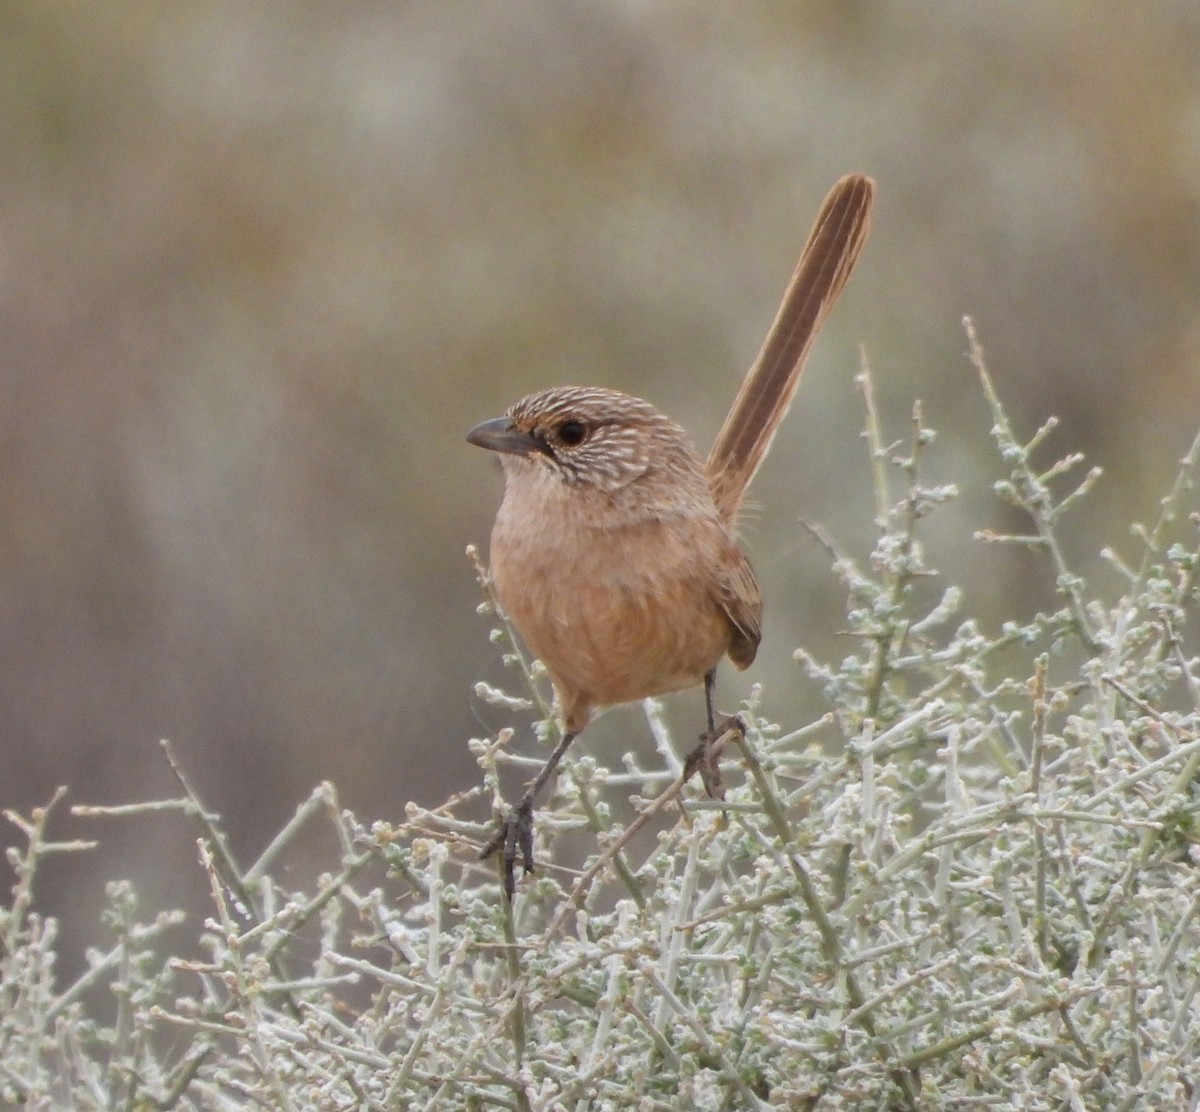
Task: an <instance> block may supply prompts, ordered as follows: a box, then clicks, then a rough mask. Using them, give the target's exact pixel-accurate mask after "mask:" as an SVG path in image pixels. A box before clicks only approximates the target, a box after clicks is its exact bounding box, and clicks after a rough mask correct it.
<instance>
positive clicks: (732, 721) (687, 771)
mask: <svg viewBox="0 0 1200 1112" xmlns="http://www.w3.org/2000/svg"><path fill="white" fill-rule="evenodd" d="M716 686H717V670H716V669H715V668H713V669H712V671H709V672H705V673H704V706H705V709H706V710H707V712H708V729H707V730H706V731H705V732H704V733H703V734H701V735H700V744H699V745H697V746H696V748H695V749H693V750H692V751H691V752H690V753H689V754H688V755H687V760H685V761H684V763H683V776H684V779H685V780H686V779H687V778H689V777H690V776H691V775H692V773H694V772H699V773H700V779H701V780H702V781H703V782H704V790H705V791H706V792H707V793H708V795H709V798H711V799H724V798H725V790H724V789H723V788H722V787H721V766H720V764H719V760H718V759H719V757H720V752H719V751H718V750H716V749H715V748H714V745H715V743H716V741H717V739H718V738H720V737H722V736H724V734H725V733H726V732H727V731H728V730H730V729H736V730H739V731H742V732H744V731H745V725H744V724H743V722H742V720H741V718H739V717H738V716H737V715H734V716H733V717H732V718H724V719H722V720H721V722H720V723H718V722H717V711H716V707H715V706H714V704H713V692H714V690H715V688H716Z"/></svg>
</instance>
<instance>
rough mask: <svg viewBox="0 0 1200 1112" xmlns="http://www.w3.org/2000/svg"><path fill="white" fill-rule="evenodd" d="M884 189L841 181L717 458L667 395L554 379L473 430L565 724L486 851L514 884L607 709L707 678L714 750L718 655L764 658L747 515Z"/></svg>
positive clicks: (497, 580)
mask: <svg viewBox="0 0 1200 1112" xmlns="http://www.w3.org/2000/svg"><path fill="white" fill-rule="evenodd" d="M874 198H875V183H874V182H873V181H872V179H871V178H869V177H867V176H865V175H863V174H849V175H847V176H845V177H843V178H842V179H840V180H839V181H838V182H837V183H836V184H835V185H834V186H833V188H832V189H831V190H830V192H829V194H828V196H827V197H826V199H825V202H824V204H823V205H822V207H821V210H820V212H819V214H818V216H817V219H816V222H815V224H814V225H813V229H812V231H811V233H810V234H809V237H808V241H807V243H806V244H805V247H804V250H803V251H802V253H801V255H800V261H799V262H798V263H797V265H796V269H795V271H794V272H793V274H792V278H791V281H790V282H789V284H788V287H787V290H786V292H785V294H784V297H783V301H782V303H781V305H780V308H779V311H778V313H777V314H776V317H775V320H774V323H773V324H772V326H771V329H770V331H769V332H768V334H767V338H766V340H765V341H764V343H763V346H762V349H761V350H760V352H759V354H758V357H757V358H756V359H755V361H754V363H753V364H752V365H751V368H750V370H749V371H748V373H747V375H746V377H745V379H744V380H743V382H742V386H741V388H740V390H739V391H738V394H737V396H736V398H735V399H734V402H733V405H732V407H731V408H730V410H729V412H728V415H727V416H726V418H725V421H724V423H723V424H722V426H721V428H720V431H719V432H718V433H717V437H716V440H715V441H714V443H713V446H712V448H711V450H710V451H709V453H708V456H707V459H703V458H701V456H700V454H699V453H698V452H697V450H696V448H695V446H694V445H693V443H692V441H691V438H690V437H689V436H688V434H687V433H686V432H685V431H684V429H683V428H682V427H680V426H679V425H678V424H676V422H674V421H673V420H671V419H670V418H669V417H667V416H666V415H664V414H663V413H661V412H660V411H659V410H658V409H657V408H656V407H655V406H653V405H652V404H651V403H650V402H648V401H645V400H643V399H642V398H638V397H635V396H634V395H632V394H626V393H622V392H620V391H617V390H610V389H606V388H603V387H598V386H556V387H551V388H549V389H545V390H540V391H538V392H536V393H532V394H529V395H528V396H526V397H524V398H522V399H521V400H520V401H518V402H516V403H515V404H514V405H513V406H511V407H510V408H509V409H508V411H507V412H506V413H505V415H504V416H502V417H496V418H492V419H490V420H486V421H483V422H482V423H480V424H477V425H475V426H474V427H473V428H472V429H471V430H470V431H469V432H468V433H467V441H468V442H469V443H470V444H473V445H475V446H478V447H481V448H485V449H488V450H490V451H492V452H495V453H496V454H497V455H498V456H499V458H500V462H501V464H502V465H503V471H504V480H505V482H504V495H503V498H502V500H501V503H500V508H499V510H498V511H497V514H496V520H495V524H494V526H493V528H492V534H491V543H490V546H489V578H490V583H491V587H492V591H493V593H494V596H495V598H496V600H497V602H498V603H499V605H500V608H501V610H502V611H503V612H504V614H505V615H507V617H508V618H509V620H510V621H511V622H512V624H513V625H514V626H515V628H516V630H517V632H518V633H519V634H520V636H521V638H522V639H523V640H524V642H525V643H526V645H527V646H528V648H529V650H530V651H531V652H532V653H533V654H534V655H535V656H536V657H537V658H538V659H539V660H541V661H542V663H543V664H544V666H545V668H546V671H547V673H548V674H549V677H550V681H551V684H552V686H553V688H554V692H555V695H556V702H557V711H558V715H559V717H560V720H561V725H562V734H561V738H560V740H559V742H558V744H557V745H556V746H555V748H554V750H553V752H552V753H551V754H550V756H549V758H548V759H547V761H546V762H545V764H544V765H543V766H542V768H541V769H540V770H539V772H538V773H537V775H536V776H535V777H534V779H533V780H532V781H531V782H530V784H529V785H528V787H527V789H526V791H525V793H524V795H523V796H522V798H521V800H520V802H518V804H517V805H516V806H515V807H513V808H512V809H511V810H510V811H509V813H508V814H507V815H506V816H505V817H504V818H503V819H502V820H501V821H500V823H499V825H498V828H497V830H496V833H495V835H494V837H492V839H491V840H490V841H489V842H488V843H487V845H486V846H485V847H484V849H483V852H482V853H481V855H480V856H481V857H483V858H486V857H490V856H491V855H493V854H500V856H501V859H502V863H503V879H504V889H505V892H506V894H507V895H508V897H509V898H510V899H511V898H512V897H513V895H514V893H515V886H516V881H515V867H516V861H517V857H518V853H519V855H520V858H521V863H522V867H523V871H524V872H525V873H526V874H529V873H532V872H533V871H534V858H533V809H534V803H535V801H536V799H537V796H538V794H539V793H540V791H541V789H542V788H543V787H544V786H545V784H546V782H547V781H548V780H549V778H550V777H551V775H553V773H554V770H555V769H556V768H557V766H558V764H559V762H560V761H561V759H562V757H563V755H564V754H565V753H566V751H567V749H568V748H569V747H570V745H571V744H572V742H573V741H574V739H575V738H576V737H578V735H579V734H580V733H581V732H582V731H583V730H584V729H585V728H586V727H587V725H588V723H589V722H590V721H591V720H592V718H593V716H594V715H595V713H596V712H597V711H598V710H601V709H603V708H607V707H610V706H615V705H618V704H621V703H629V702H634V701H636V700H639V699H644V698H648V697H651V696H656V695H665V694H668V693H670V692H674V691H680V690H683V689H685V688H690V687H695V686H698V685H700V684H703V685H704V692H705V704H706V709H707V716H708V731H707V733H706V734H705V735H704V739H705V741H704V742H703V743H702V747H703V745H704V744H707V743H710V742H711V741H712V740H713V738H714V736H715V735H716V733H717V732H718V731H717V723H716V715H715V711H714V685H715V676H716V668H717V664H718V662H719V661H720V660H721V659H722V658H724V657H726V656H728V657H729V659H730V660H731V661H732V663H733V665H734V667H736V668H738V669H745V668H747V667H749V666H750V664H751V663H752V662H753V661H754V658H755V655H756V653H757V651H758V645H759V641H760V639H761V636H762V609H763V602H762V594H761V592H760V590H759V586H758V582H757V580H756V578H755V575H754V571H753V569H752V568H751V566H750V562H749V560H748V559H747V557H746V554H745V552H744V551H743V549H742V547H741V544H740V542H739V539H738V536H737V523H738V514H739V511H740V509H741V506H742V502H743V499H744V496H745V493H746V489H747V487H748V486H749V484H750V481H751V479H752V478H753V477H754V475H755V473H756V472H757V470H758V468H759V466H760V465H761V463H762V460H763V458H764V457H765V455H766V453H767V450H768V448H769V447H770V444H771V441H772V439H773V437H774V435H775V433H776V431H777V430H778V428H779V424H780V422H781V421H782V420H783V417H784V415H785V414H786V412H787V410H788V407H789V405H790V404H791V401H792V397H793V396H794V394H795V390H796V386H797V383H798V381H799V378H800V372H801V370H802V369H803V365H804V361H805V358H806V357H807V354H808V351H809V348H810V347H811V344H812V341H813V339H814V337H815V335H816V333H817V331H818V330H819V328H820V326H821V324H822V323H823V322H824V320H825V318H826V316H827V315H828V313H829V311H830V310H831V309H832V307H833V304H834V302H835V301H836V300H837V298H838V296H839V295H840V293H841V291H842V289H843V288H844V286H845V284H846V281H847V280H848V279H849V276H850V272H851V271H852V270H853V268H854V265H855V263H856V262H857V260H858V256H859V253H860V252H861V250H862V247H863V245H864V243H865V242H866V238H867V235H868V232H869V229H870V217H871V210H872V206H873V204H874ZM699 763H700V764H701V766H702V767H703V763H704V762H703V760H701V761H700V762H699Z"/></svg>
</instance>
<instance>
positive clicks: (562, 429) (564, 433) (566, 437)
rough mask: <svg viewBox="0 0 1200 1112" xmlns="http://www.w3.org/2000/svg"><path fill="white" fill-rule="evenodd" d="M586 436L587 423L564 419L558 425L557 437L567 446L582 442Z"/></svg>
mask: <svg viewBox="0 0 1200 1112" xmlns="http://www.w3.org/2000/svg"><path fill="white" fill-rule="evenodd" d="M586 436H587V425H585V424H584V423H583V422H582V421H564V422H563V423H562V424H561V425H559V426H558V439H559V440H561V441H562V442H563V443H564V444H565V445H566V446H567V447H568V448H574V447H575V445H576V444H582V443H583V441H584V438H585V437H586Z"/></svg>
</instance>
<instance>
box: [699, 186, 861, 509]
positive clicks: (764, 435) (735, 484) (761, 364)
mask: <svg viewBox="0 0 1200 1112" xmlns="http://www.w3.org/2000/svg"><path fill="white" fill-rule="evenodd" d="M874 200H875V183H874V182H873V181H872V180H871V179H870V178H868V177H865V176H863V175H862V174H848V175H847V176H846V177H844V178H842V179H841V180H840V181H839V182H838V183H837V184H836V185H835V186H834V187H833V188H832V189H831V190H830V191H829V196H828V197H826V198H825V203H824V205H822V206H821V211H820V213H819V214H818V216H817V221H816V223H815V224H814V225H813V229H812V231H811V232H810V233H809V236H808V242H807V243H806V244H805V245H804V251H803V252H802V253H801V255H800V261H799V263H797V264H796V270H795V272H794V273H793V275H792V280H791V283H790V284H789V285H788V288H787V292H786V293H785V294H784V295H783V303H782V304H781V305H780V306H779V312H778V313H777V314H776V316H775V322H774V324H772V325H771V330H770V332H768V333H767V338H766V339H765V340H764V341H763V346H762V350H761V351H760V352H759V353H758V358H757V359H756V360H755V361H754V365H753V366H752V367H751V368H750V370H749V372H748V373H747V375H746V378H745V381H743V383H742V388H741V389H740V390H739V391H738V395H737V398H736V399H735V400H734V403H733V408H732V409H730V411H729V416H727V417H726V418H725V423H724V424H723V425H722V426H721V431H720V432H718V433H717V439H716V441H715V442H714V444H713V446H712V451H711V452H709V454H708V464H707V469H708V477H709V484H710V485H711V487H712V491H713V498H714V500H715V501H716V504H717V508H718V509H719V510H720V511H721V516H722V517H724V518H725V520H726V521H728V522H730V523H731V524H732V523H734V522H735V521H736V520H737V515H738V510H739V509H740V507H741V504H742V497H743V495H744V494H745V493H746V488H747V487H748V486H749V485H750V480H751V479H753V478H754V474H755V472H756V471H757V470H758V467H759V464H761V463H762V461H763V457H764V456H765V455H766V454H767V449H768V448H769V447H770V446H771V440H772V438H773V437H774V436H775V430H776V429H777V428H779V423H780V422H781V421H782V420H783V417H784V414H786V413H787V410H788V406H789V405H790V404H791V401H792V396H793V395H794V394H795V392H796V384H797V383H798V382H799V380H800V372H801V371H802V370H803V369H804V360H805V358H806V357H807V355H808V349H809V348H810V347H811V346H812V341H813V338H814V337H815V336H816V334H817V331H818V330H819V329H820V327H821V325H822V324H823V323H824V321H825V317H826V316H827V315H828V313H829V311H830V310H831V309H832V308H833V305H834V302H835V301H837V299H838V295H839V294H840V293H841V292H842V287H843V286H845V284H846V280H847V279H848V278H849V277H850V271H851V270H853V269H854V264H855V262H856V261H857V259H858V254H859V252H860V251H861V250H862V246H863V244H864V243H865V242H866V239H867V232H868V230H869V228H870V220H871V205H872V203H873V202H874Z"/></svg>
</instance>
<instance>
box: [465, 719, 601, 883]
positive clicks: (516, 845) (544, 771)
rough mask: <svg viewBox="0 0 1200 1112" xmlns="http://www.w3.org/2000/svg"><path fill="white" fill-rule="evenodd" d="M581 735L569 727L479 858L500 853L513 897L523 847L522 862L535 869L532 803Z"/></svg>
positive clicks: (505, 877) (527, 868)
mask: <svg viewBox="0 0 1200 1112" xmlns="http://www.w3.org/2000/svg"><path fill="white" fill-rule="evenodd" d="M578 736H579V731H578V730H576V731H574V732H572V731H570V730H568V731H567V732H566V733H565V734H563V736H562V740H561V741H560V742H559V743H558V744H557V745H556V746H555V747H554V752H553V753H551V754H550V756H549V757H548V758H547V759H546V763H545V764H544V765H542V767H541V768H540V769H539V770H538V774H537V775H536V776H535V777H534V778H533V782H532V783H531V784H530V785H529V787H528V788H527V789H526V790H525V794H524V795H523V796H522V797H521V802H520V803H518V804H517V805H516V806H515V807H514V808H513V809H512V810H511V811H509V813H508V815H507V816H506V817H505V818H504V819H503V821H502V822H501V823H500V827H499V829H498V830H497V831H496V833H495V834H494V835H492V839H491V841H489V842H488V844H487V845H486V846H484V847H483V851H482V852H481V853H480V854H479V859H480V860H481V861H482V860H486V859H487V858H489V857H491V856H492V854H493V853H499V854H500V855H501V860H502V861H503V862H504V891H505V892H506V893H507V894H508V898H509V899H512V896H513V893H514V892H515V891H516V889H517V883H516V878H515V873H516V864H517V853H518V851H520V855H521V866H522V868H523V869H524V870H525V872H526V873H531V872H533V804H534V800H536V799H537V797H538V793H539V792H540V791H541V790H542V788H544V787H545V786H546V781H547V780H549V779H550V777H551V776H553V775H554V770H555V769H556V768H557V767H558V762H559V761H561V760H562V759H563V754H564V753H565V752H566V751H567V749H568V748H570V745H571V742H573V741H574V740H575V739H576V738H577V737H578Z"/></svg>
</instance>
